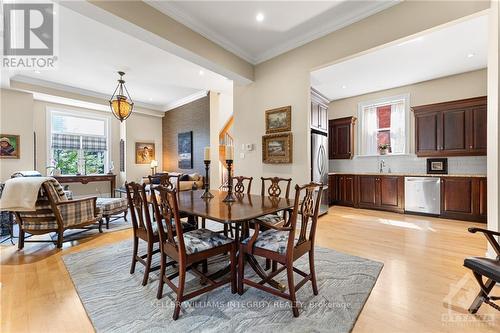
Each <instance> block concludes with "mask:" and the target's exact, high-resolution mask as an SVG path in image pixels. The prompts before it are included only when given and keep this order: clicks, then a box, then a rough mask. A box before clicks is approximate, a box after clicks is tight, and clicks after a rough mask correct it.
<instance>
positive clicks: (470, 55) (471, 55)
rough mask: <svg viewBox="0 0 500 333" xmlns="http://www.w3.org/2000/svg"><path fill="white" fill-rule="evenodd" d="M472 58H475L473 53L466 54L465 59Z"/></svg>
mask: <svg viewBox="0 0 500 333" xmlns="http://www.w3.org/2000/svg"><path fill="white" fill-rule="evenodd" d="M473 56H475V54H474V53H469V54H467V58H472V57H473Z"/></svg>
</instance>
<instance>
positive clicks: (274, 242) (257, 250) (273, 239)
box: [238, 183, 323, 317]
mask: <svg viewBox="0 0 500 333" xmlns="http://www.w3.org/2000/svg"><path fill="white" fill-rule="evenodd" d="M322 192H323V185H322V184H318V183H309V184H306V185H303V186H298V185H296V186H295V204H294V208H293V210H292V211H291V216H290V219H289V220H288V221H287V222H286V223H285V224H284V225H283V226H276V225H273V224H267V223H265V222H263V221H259V222H258V223H256V224H255V232H254V234H253V235H252V236H251V237H248V238H246V239H244V240H243V241H242V242H241V244H240V246H239V251H240V252H239V253H240V255H239V262H238V265H239V266H238V293H239V294H240V295H241V294H243V287H244V285H245V284H247V285H249V286H251V287H255V288H258V289H260V290H263V291H266V292H269V293H271V294H273V295H276V296H279V297H283V298H286V299H288V300H290V301H291V302H292V310H293V315H294V316H295V317H298V316H299V310H298V307H297V300H296V296H295V295H296V292H297V290H299V289H300V288H301V287H302V286H303V285H304V284H305V283H306V282H307V281H311V283H312V289H313V293H314V295H318V286H317V284H316V273H315V270H314V239H315V234H316V225H317V222H318V212H319V205H320V201H321V194H322ZM302 196H303V199H302V201H300V200H301V197H302ZM299 215H300V217H301V218H300V228H297V221H298V216H299ZM309 224H310V226H309ZM261 226H265V227H266V228H267V230H266V231H263V232H260V227H261ZM297 233H298V237H296V236H297ZM306 253H307V254H308V255H309V274H307V273H305V272H303V271H301V270H300V269H298V268H296V267H294V266H293V263H294V262H295V261H296V260H297V259H299V258H300V257H302V256H303V255H305V254H306ZM247 254H248V255H252V256H260V257H263V258H266V259H270V260H273V262H277V263H279V264H281V265H282V267H280V268H279V269H276V270H275V271H273V272H271V273H270V274H268V275H267V276H265V277H264V278H263V279H262V280H261V281H259V282H254V281H252V280H250V279H245V276H244V271H245V267H244V260H245V256H246V255H247ZM284 270H286V273H287V278H288V293H285V292H284V291H281V290H280V289H276V288H274V287H268V286H266V285H265V284H266V283H269V281H270V280H271V279H273V278H274V277H275V276H276V275H278V274H279V273H281V272H282V271H284ZM294 272H295V273H297V274H299V275H301V276H302V277H303V279H302V280H301V281H300V282H299V283H298V284H296V285H295V284H294V277H293V274H294Z"/></svg>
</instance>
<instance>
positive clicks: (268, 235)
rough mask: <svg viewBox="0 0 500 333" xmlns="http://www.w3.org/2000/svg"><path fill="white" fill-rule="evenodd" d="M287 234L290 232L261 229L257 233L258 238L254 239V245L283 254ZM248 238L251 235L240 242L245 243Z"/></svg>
mask: <svg viewBox="0 0 500 333" xmlns="http://www.w3.org/2000/svg"><path fill="white" fill-rule="evenodd" d="M289 234H290V233H289V232H288V231H278V230H273V229H269V230H266V231H263V232H261V233H260V234H259V238H257V240H256V241H255V243H254V247H258V248H261V249H264V250H269V251H273V252H277V253H278V254H285V253H286V247H287V243H288V236H289ZM250 239H251V237H248V238H247V239H245V240H243V242H242V243H243V244H247V243H248V242H249V241H250Z"/></svg>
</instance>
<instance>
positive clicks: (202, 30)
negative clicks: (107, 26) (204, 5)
mask: <svg viewBox="0 0 500 333" xmlns="http://www.w3.org/2000/svg"><path fill="white" fill-rule="evenodd" d="M401 1H402V0H394V1H388V2H385V1H383V2H382V1H373V2H372V3H371V4H370V7H369V8H368V9H367V8H363V9H359V10H357V11H355V12H353V13H352V14H351V15H350V16H349V17H347V18H345V19H343V20H342V21H340V22H339V21H338V20H332V21H331V23H330V24H326V25H324V24H323V25H321V26H319V27H317V28H316V29H315V30H313V31H310V32H306V33H303V34H300V35H298V36H297V37H296V38H293V39H291V40H289V41H287V42H286V43H282V44H279V45H277V46H276V47H274V48H271V49H269V50H268V51H266V52H264V53H262V54H260V55H252V54H250V53H248V52H246V51H244V50H243V49H241V48H240V47H238V46H237V45H235V44H234V43H232V42H230V41H228V40H227V39H226V38H224V37H223V36H221V35H220V34H218V33H217V32H215V31H214V30H212V29H210V28H209V27H208V26H207V25H205V24H203V23H201V22H199V21H197V20H195V19H193V18H192V17H190V16H189V15H186V14H184V13H183V12H182V11H181V10H179V9H178V8H177V7H176V6H175V4H173V3H170V2H168V1H165V2H161V4H159V3H158V2H157V1H151V0H147V1H146V3H147V4H148V5H150V6H151V7H154V8H155V9H157V10H159V11H161V12H163V13H165V12H166V15H168V16H170V17H171V18H173V19H174V20H176V21H178V22H179V23H181V24H183V25H185V26H187V27H188V28H190V29H192V30H194V31H196V32H197V33H199V34H200V35H202V36H203V37H205V38H208V39H210V40H211V41H213V42H215V43H217V44H219V45H220V46H222V47H223V48H225V49H226V50H228V51H230V52H232V53H234V54H235V55H237V56H239V57H241V58H243V59H244V60H246V61H248V62H250V63H252V64H253V65H257V64H259V63H261V62H264V61H267V60H269V59H271V58H274V57H276V56H278V55H280V54H283V53H285V52H288V51H290V50H293V49H295V48H297V47H299V46H302V45H304V44H307V43H309V42H311V41H313V40H315V39H318V38H321V37H323V36H326V35H328V34H329V33H332V32H334V31H336V30H339V29H342V28H344V27H346V26H348V25H350V24H353V23H355V22H358V21H361V20H362V19H364V18H366V17H369V16H371V15H374V14H376V13H378V12H381V11H383V10H385V9H387V8H389V7H392V6H394V5H396V4H398V3H400V2H401Z"/></svg>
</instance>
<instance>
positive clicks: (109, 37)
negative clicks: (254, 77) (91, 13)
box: [2, 6, 232, 111]
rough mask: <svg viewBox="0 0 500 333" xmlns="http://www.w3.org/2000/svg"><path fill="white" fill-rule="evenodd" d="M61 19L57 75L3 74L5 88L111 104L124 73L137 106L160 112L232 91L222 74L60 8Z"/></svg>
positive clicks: (32, 73)
mask: <svg viewBox="0 0 500 333" xmlns="http://www.w3.org/2000/svg"><path fill="white" fill-rule="evenodd" d="M57 18H58V20H59V43H58V44H59V57H58V61H57V69H55V70H44V71H40V72H35V71H31V70H22V71H5V70H2V86H3V87H9V86H10V80H14V81H16V80H17V81H20V82H24V83H32V84H36V85H42V86H48V87H51V88H57V89H62V90H66V91H70V92H77V93H81V94H83V95H90V96H93V97H103V98H106V99H109V97H110V96H111V94H112V93H113V91H114V89H115V87H116V85H117V79H118V74H116V72H117V71H118V70H123V71H125V72H126V75H125V77H124V79H125V81H126V86H127V89H128V91H129V93H130V95H131V97H132V99H133V100H134V102H136V104H137V105H140V106H143V107H148V108H150V109H153V110H160V111H165V110H167V109H169V108H171V107H172V106H173V105H175V104H176V103H177V102H178V101H179V100H183V99H189V97H190V96H198V95H200V93H201V92H202V91H207V90H215V91H226V92H230V91H231V89H232V81H230V80H228V79H226V78H225V77H223V76H221V75H219V74H216V73H214V72H211V71H209V70H207V69H204V68H201V67H200V66H198V65H195V64H193V63H191V62H188V61H186V60H183V59H182V58H179V57H178V56H175V55H172V54H171V53H168V52H166V51H164V50H161V49H160V48H157V47H154V46H152V45H151V44H149V43H146V42H144V41H141V40H139V39H136V38H134V37H132V36H130V35H128V34H125V33H123V32H120V31H118V30H115V29H113V28H111V27H109V26H107V25H104V24H101V23H99V22H97V21H94V20H93V19H91V18H88V17H86V16H83V15H81V14H78V13H76V12H74V11H72V10H70V9H68V8H66V7H64V6H58V12H57Z"/></svg>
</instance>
